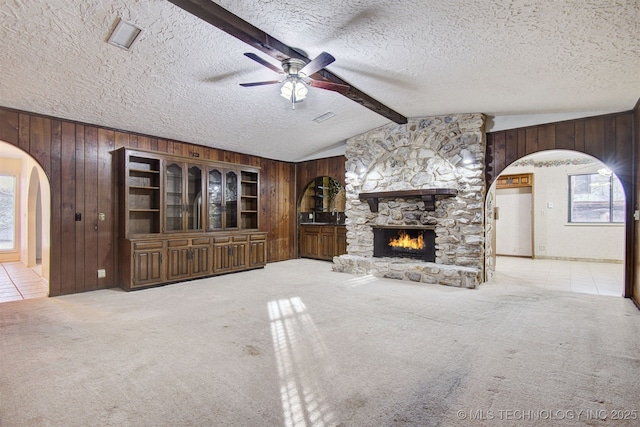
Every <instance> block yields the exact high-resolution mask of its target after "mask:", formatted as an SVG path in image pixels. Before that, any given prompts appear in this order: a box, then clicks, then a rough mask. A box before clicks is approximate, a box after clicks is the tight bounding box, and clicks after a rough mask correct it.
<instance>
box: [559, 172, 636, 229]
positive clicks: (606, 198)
mask: <svg viewBox="0 0 640 427" xmlns="http://www.w3.org/2000/svg"><path fill="white" fill-rule="evenodd" d="M569 222H578V223H580V222H592V223H593V222H595V223H603V222H604V223H612V222H624V191H623V190H622V185H621V184H620V181H619V180H618V178H616V177H615V176H613V174H611V173H606V172H604V173H591V174H583V175H569Z"/></svg>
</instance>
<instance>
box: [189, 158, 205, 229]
mask: <svg viewBox="0 0 640 427" xmlns="http://www.w3.org/2000/svg"><path fill="white" fill-rule="evenodd" d="M187 178H188V179H187V231H192V230H202V220H203V218H202V169H201V168H200V167H199V166H190V167H189V169H188V172H187Z"/></svg>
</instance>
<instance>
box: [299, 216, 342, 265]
mask: <svg viewBox="0 0 640 427" xmlns="http://www.w3.org/2000/svg"><path fill="white" fill-rule="evenodd" d="M299 246H300V256H301V257H303V258H314V259H323V260H327V261H331V260H332V259H333V257H334V256H338V255H342V254H345V253H347V231H346V227H345V226H344V225H304V224H303V225H300V244H299Z"/></svg>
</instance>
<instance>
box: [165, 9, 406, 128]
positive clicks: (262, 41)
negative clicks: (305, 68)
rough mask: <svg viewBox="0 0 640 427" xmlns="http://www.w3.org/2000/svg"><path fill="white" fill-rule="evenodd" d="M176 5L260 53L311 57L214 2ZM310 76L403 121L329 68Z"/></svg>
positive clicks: (383, 113) (282, 58)
mask: <svg viewBox="0 0 640 427" xmlns="http://www.w3.org/2000/svg"><path fill="white" fill-rule="evenodd" d="M169 1H170V2H171V3H173V4H175V5H176V6H178V7H179V8H181V9H183V10H185V11H187V12H189V13H191V14H192V15H194V16H197V17H198V18H200V19H202V20H203V21H205V22H208V23H209V24H211V25H213V26H214V27H217V28H219V29H221V30H222V31H224V32H225V33H227V34H229V35H231V36H233V37H235V38H237V39H238V40H241V41H243V42H244V43H246V44H248V45H249V46H251V47H253V48H255V49H258V50H259V51H261V52H264V53H265V54H267V55H269V56H271V57H272V58H275V59H277V60H278V61H283V60H285V59H287V58H298V59H301V60H303V61H305V62H307V63H308V62H310V61H311V60H310V59H309V58H307V57H306V56H305V55H303V54H302V53H300V52H299V51H297V50H295V49H293V48H291V47H290V46H287V45H286V44H284V43H282V42H281V41H279V40H278V39H276V38H274V37H271V36H270V35H269V34H267V33H265V32H264V31H262V30H261V29H259V28H256V27H254V26H253V25H251V24H250V23H248V22H247V21H245V20H243V19H241V18H239V17H238V16H236V15H234V14H233V13H231V12H229V11H228V10H226V9H225V8H223V7H222V6H220V5H218V4H216V3H214V2H213V1H211V0H169ZM312 77H314V78H316V79H319V80H326V81H330V82H333V83H339V84H343V85H347V86H349V90H348V91H347V92H346V93H344V94H343V95H344V96H346V97H347V98H349V99H350V100H352V101H354V102H357V103H358V104H360V105H362V106H363V107H365V108H368V109H369V110H371V111H373V112H375V113H377V114H380V115H381V116H384V117H386V118H388V119H389V120H391V121H393V122H395V123H398V124H405V123H407V118H406V117H404V116H403V115H402V114H400V113H398V112H397V111H394V110H393V109H392V108H390V107H388V106H386V105H385V104H383V103H381V102H380V101H378V100H376V99H374V98H373V97H371V96H369V95H367V94H366V93H364V92H362V91H361V90H359V89H358V88H356V87H355V86H353V85H352V84H351V83H348V82H346V81H344V80H342V79H341V78H340V77H338V76H336V75H335V74H333V73H332V72H331V71H329V70H326V69H322V70H320V71H318V72H317V73H316V74H314V75H313V76H312Z"/></svg>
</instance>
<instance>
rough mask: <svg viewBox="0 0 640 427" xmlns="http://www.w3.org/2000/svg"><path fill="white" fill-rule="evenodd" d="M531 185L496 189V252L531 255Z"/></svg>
mask: <svg viewBox="0 0 640 427" xmlns="http://www.w3.org/2000/svg"><path fill="white" fill-rule="evenodd" d="M532 199H533V197H532V194H531V187H523V188H501V189H497V190H496V207H497V208H498V212H497V218H496V228H495V234H496V254H497V255H510V256H522V257H531V256H533V253H532V247H533V245H532V241H531V239H532V237H531V236H532V234H533V233H532V220H531V214H532V209H531V208H532Z"/></svg>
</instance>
